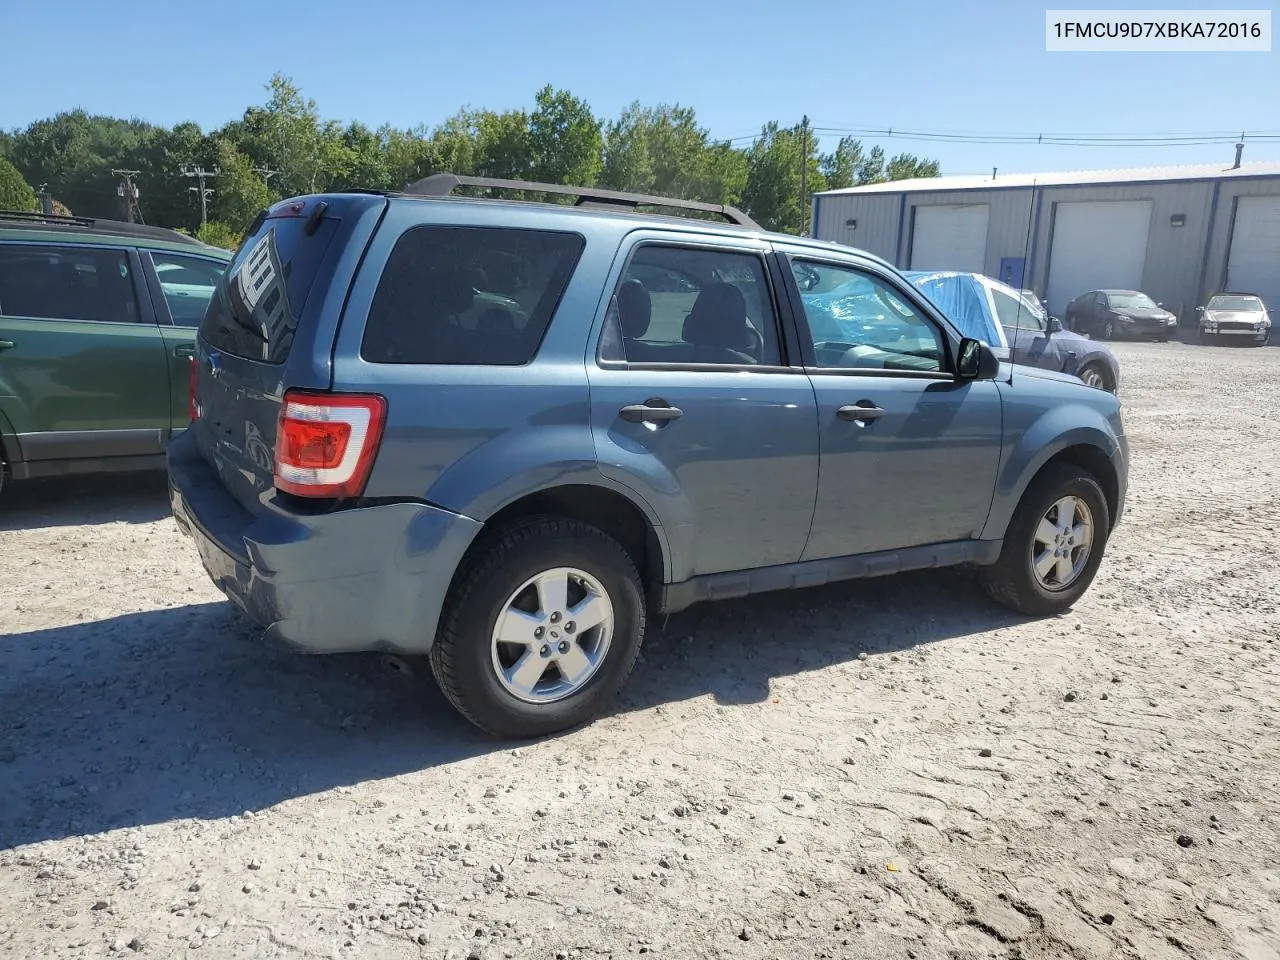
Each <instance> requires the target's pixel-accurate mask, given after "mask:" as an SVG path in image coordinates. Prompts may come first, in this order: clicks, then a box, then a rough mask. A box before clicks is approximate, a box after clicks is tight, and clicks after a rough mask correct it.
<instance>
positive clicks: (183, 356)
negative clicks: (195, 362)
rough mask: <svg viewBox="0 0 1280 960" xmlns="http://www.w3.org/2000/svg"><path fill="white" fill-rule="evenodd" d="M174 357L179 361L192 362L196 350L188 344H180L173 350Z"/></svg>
mask: <svg viewBox="0 0 1280 960" xmlns="http://www.w3.org/2000/svg"><path fill="white" fill-rule="evenodd" d="M173 355H174V356H175V357H177V358H178V359H179V360H190V359H191V358H192V357H194V356H195V355H196V348H195V347H193V346H190V345H188V344H185V343H184V344H179V345H178V346H176V347H174V348H173Z"/></svg>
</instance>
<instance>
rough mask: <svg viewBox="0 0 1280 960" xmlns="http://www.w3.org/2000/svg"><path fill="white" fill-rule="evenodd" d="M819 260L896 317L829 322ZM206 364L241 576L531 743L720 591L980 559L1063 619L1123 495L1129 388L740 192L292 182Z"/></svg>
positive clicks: (209, 414)
mask: <svg viewBox="0 0 1280 960" xmlns="http://www.w3.org/2000/svg"><path fill="white" fill-rule="evenodd" d="M459 186H463V187H467V188H470V189H473V190H485V191H489V192H494V191H501V190H505V189H520V190H523V191H526V192H534V193H538V192H541V193H544V194H552V195H560V194H568V195H569V196H570V197H571V198H576V202H573V203H540V202H510V201H504V200H499V199H479V198H474V197H465V196H458V195H457V194H456V192H455V191H456V189H457V188H458V187H459ZM815 278H816V282H817V283H818V284H819V285H820V286H821V287H822V288H823V289H826V288H833V287H837V286H840V285H842V284H844V283H847V282H853V281H857V282H858V285H859V288H860V289H861V290H863V291H864V292H865V294H866V296H868V297H871V298H872V299H874V300H875V309H874V310H872V309H870V308H868V309H867V310H866V311H864V315H865V317H867V318H872V319H868V320H866V322H864V323H862V324H861V325H860V326H859V328H858V329H857V331H856V332H852V333H850V332H841V333H836V334H832V333H830V332H821V331H829V329H830V325H829V324H828V325H820V324H818V323H817V322H816V321H815V318H812V317H810V315H809V309H810V307H809V306H808V305H807V303H806V298H805V297H804V296H803V295H802V286H801V285H802V283H803V284H804V285H806V286H808V285H811V284H813V283H814V282H815ZM875 318H879V319H875ZM196 360H197V363H196V377H195V380H194V398H193V405H194V415H195V420H194V422H193V424H192V427H191V428H190V429H188V430H187V431H186V432H185V433H183V434H182V435H181V436H180V437H178V438H177V439H176V440H175V441H173V442H172V443H171V444H170V445H169V451H168V459H169V476H170V487H171V498H172V504H173V512H174V516H175V517H176V518H177V521H178V523H179V525H180V526H181V527H182V528H183V529H184V530H186V531H187V532H189V533H190V534H191V535H192V537H193V538H194V540H195V546H196V548H197V549H198V551H199V554H200V557H201V558H202V560H203V563H204V565H205V567H206V569H207V570H208V573H209V576H210V577H211V578H212V579H213V581H214V582H215V583H216V584H217V585H218V586H219V587H220V588H221V589H222V590H223V591H224V592H225V593H226V594H227V595H228V596H229V597H230V598H231V599H232V600H233V601H234V602H235V603H236V604H237V605H238V606H239V607H240V608H242V609H243V610H244V611H245V612H246V613H247V614H248V616H249V617H251V618H252V619H253V620H255V621H256V622H257V623H259V624H261V625H262V626H263V627H264V628H265V631H266V634H267V635H268V636H269V637H271V638H273V639H276V640H280V641H283V642H285V643H287V644H291V645H293V646H294V647H296V648H298V649H300V650H304V651H308V652H312V653H329V652H337V651H354V650H387V651H395V652H398V653H401V654H426V655H427V656H428V657H429V658H430V663H431V666H432V668H433V671H434V673H435V676H436V679H437V681H438V683H439V685H440V687H441V688H442V689H443V691H444V693H445V695H446V696H447V697H448V699H449V700H450V701H451V702H452V703H453V704H454V705H455V706H456V707H457V708H458V710H460V711H461V712H462V713H463V714H464V715H465V716H466V717H468V718H469V719H470V720H471V721H473V722H474V723H476V724H477V725H479V726H480V727H482V728H484V729H485V730H488V731H490V732H492V733H494V734H496V735H500V736H504V737H522V736H534V735H539V734H545V733H548V732H552V731H556V730H560V729H563V728H566V727H569V726H572V725H574V724H577V723H580V722H582V721H585V720H587V719H589V718H591V717H593V716H595V715H597V714H598V713H599V712H600V711H601V710H603V709H605V707H606V704H608V702H609V700H610V698H611V697H612V696H613V695H614V693H615V691H617V690H618V688H619V686H620V685H621V684H622V683H623V681H624V680H625V679H626V677H627V675H628V674H629V673H630V671H631V669H632V665H633V664H634V663H635V660H636V656H637V654H638V652H639V650H640V646H641V643H642V641H643V638H644V632H645V624H646V623H647V622H649V621H650V620H651V618H652V617H653V616H654V615H655V614H662V613H667V612H671V611H675V610H680V609H682V608H684V607H688V606H689V605H690V604H694V603H697V602H699V601H704V600H724V599H729V598H734V597H743V596H746V595H748V594H754V593H760V592H764V591H774V590H784V589H791V588H797V587H808V586H813V585H816V584H824V583H829V582H832V581H839V580H848V579H852V578H857V577H870V576H878V575H881V574H892V573H896V572H898V571H902V570H913V569H920V568H934V567H945V566H952V565H957V564H967V565H972V566H973V567H976V568H977V571H978V576H979V579H980V581H981V582H982V584H983V585H984V586H985V588H986V590H987V591H988V592H989V593H990V595H991V596H993V597H994V598H995V599H996V600H998V601H1000V602H1001V603H1003V604H1005V605H1007V606H1009V607H1012V608H1013V609H1015V610H1018V611H1021V612H1024V613H1027V614H1032V615H1047V614H1054V613H1057V612H1059V611H1062V610H1064V609H1066V608H1067V607H1069V606H1071V604H1072V603H1074V602H1075V601H1076V600H1077V599H1079V597H1080V596H1081V594H1082V593H1084V591H1085V590H1086V589H1087V588H1088V587H1089V584H1090V582H1091V581H1092V580H1093V578H1094V575H1095V573H1096V572H1097V570H1098V566H1099V564H1100V563H1101V562H1102V558H1103V551H1104V549H1105V548H1106V544H1107V539H1108V537H1109V536H1110V535H1111V532H1112V530H1113V529H1114V527H1115V525H1116V523H1117V521H1118V520H1119V518H1120V515H1121V511H1122V510H1123V506H1124V499H1125V487H1126V476H1127V468H1128V446H1127V444H1126V441H1125V436H1124V427H1123V425H1122V424H1121V419H1120V404H1119V402H1118V400H1117V399H1116V397H1115V396H1113V395H1112V394H1110V393H1107V392H1104V391H1101V390H1095V389H1092V388H1090V387H1087V386H1085V385H1084V384H1083V383H1082V382H1081V381H1080V380H1079V379H1078V378H1076V377H1074V376H1071V375H1068V374H1064V373H1058V372H1053V371H1049V370H1036V369H1032V368H1028V367H1018V368H1017V369H1016V371H1013V370H1012V368H1011V367H1010V366H1008V365H1001V364H1000V363H999V361H998V360H997V359H996V357H995V356H994V355H993V353H992V352H991V351H990V350H989V349H988V348H987V347H986V346H984V345H983V344H982V343H980V342H979V341H977V340H974V339H966V338H964V337H962V336H961V335H960V334H959V333H958V332H957V331H956V329H955V328H954V327H953V326H952V324H951V323H950V322H949V321H948V319H947V318H946V317H945V316H943V315H942V314H941V313H940V312H939V311H938V309H937V308H936V307H934V306H933V305H932V304H931V303H930V301H929V300H928V299H927V298H925V297H924V296H923V295H922V294H921V293H920V292H919V291H918V290H917V289H915V287H913V286H912V285H911V284H910V283H909V282H907V281H906V280H904V279H903V277H902V276H901V275H900V274H899V273H898V272H897V271H896V270H894V269H893V268H892V267H891V266H890V265H889V264H887V263H885V262H884V261H883V260H880V259H878V258H876V257H873V256H870V255H869V254H866V253H862V252H860V251H858V250H854V249H850V248H848V247H843V246H839V245H835V244H829V243H818V242H815V241H812V240H806V239H802V238H798V237H792V236H782V235H777V234H770V233H766V232H765V231H763V230H761V229H760V228H759V227H757V226H756V225H755V224H754V223H752V222H751V221H750V220H749V219H748V218H747V217H745V216H744V215H743V214H741V213H740V212H738V211H737V210H734V209H733V208H731V207H716V206H710V205H706V204H695V203H690V202H685V201H677V200H671V199H668V198H662V197H645V196H637V195H632V194H619V193H613V192H609V191H601V190H593V189H589V188H582V187H563V186H551V185H545V184H529V183H523V182H518V181H488V180H480V179H476V178H464V177H455V176H452V175H448V174H442V175H437V176H434V177H430V178H427V179H426V180H424V181H420V182H419V183H417V184H414V185H412V186H411V187H409V188H408V189H407V190H406V191H405V192H403V193H397V194H381V193H372V192H370V193H348V194H325V195H317V196H306V197H298V198H294V199H290V200H286V201H283V202H281V203H279V204H276V205H275V206H273V207H272V208H271V209H270V210H267V211H264V212H263V213H262V214H260V215H259V217H258V218H257V220H256V222H255V223H254V224H253V225H252V226H251V228H250V230H249V233H248V235H247V238H246V240H245V242H244V243H243V245H242V246H241V248H240V250H239V251H238V252H237V254H236V256H235V259H234V260H233V261H232V263H231V266H230V268H229V269H228V270H227V272H226V274H225V275H224V276H223V278H222V280H221V281H220V283H219V285H218V287H217V289H216V291H215V293H214V295H213V298H212V301H211V303H210V306H209V310H208V312H207V313H206V315H205V317H204V320H203V323H202V324H201V327H200V329H199V332H198V336H197V338H196Z"/></svg>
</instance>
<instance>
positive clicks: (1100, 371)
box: [1076, 362, 1116, 393]
mask: <svg viewBox="0 0 1280 960" xmlns="http://www.w3.org/2000/svg"><path fill="white" fill-rule="evenodd" d="M1076 376H1078V377H1079V378H1080V379H1081V380H1083V381H1084V383H1085V386H1088V387H1093V388H1094V389H1095V390H1106V391H1107V392H1108V393H1115V392H1116V386H1115V384H1114V383H1112V381H1111V372H1110V371H1109V370H1107V368H1106V367H1104V366H1103V365H1102V364H1101V363H1094V362H1091V363H1086V364H1085V365H1084V367H1083V368H1081V370H1080V372H1079V373H1078V374H1076Z"/></svg>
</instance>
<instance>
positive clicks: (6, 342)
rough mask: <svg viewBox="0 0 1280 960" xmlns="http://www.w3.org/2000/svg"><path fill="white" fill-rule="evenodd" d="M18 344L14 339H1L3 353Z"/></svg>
mask: <svg viewBox="0 0 1280 960" xmlns="http://www.w3.org/2000/svg"><path fill="white" fill-rule="evenodd" d="M16 346H17V344H16V343H14V342H13V341H12V340H0V353H3V352H4V351H5V350H12V349H13V348H14V347H16Z"/></svg>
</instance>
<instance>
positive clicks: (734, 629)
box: [0, 571, 1019, 849]
mask: <svg viewBox="0 0 1280 960" xmlns="http://www.w3.org/2000/svg"><path fill="white" fill-rule="evenodd" d="M663 619H664V618H662V617H655V618H654V619H653V621H652V624H651V629H650V632H649V637H648V639H647V641H646V647H645V653H644V656H643V659H642V662H641V663H640V664H639V665H638V667H637V669H636V671H635V674H634V675H633V677H632V679H631V681H630V682H629V683H628V685H627V687H626V688H625V689H624V691H623V694H622V696H621V698H620V700H619V703H618V707H617V711H618V712H620V713H626V712H631V711H638V710H643V709H646V708H649V707H652V706H654V705H658V704H663V703H668V702H678V701H682V700H687V699H690V698H693V697H697V696H702V695H706V694H710V695H711V696H712V697H713V698H714V699H715V701H716V702H717V703H720V704H725V705H735V704H745V703H755V702H759V701H761V700H763V699H765V698H766V697H768V696H769V683H770V680H771V679H772V678H774V677H778V676H785V675H792V674H797V673H803V672H807V671H811V670H818V669H821V668H823V667H825V666H828V665H831V664H836V663H842V662H846V661H849V660H852V659H854V658H856V657H857V656H858V654H859V653H862V652H867V653H869V654H872V655H874V654H878V653H884V652H888V651H894V650H902V649H906V648H910V647H914V646H917V645H921V644H929V643H936V642H940V641H944V640H947V639H949V638H952V637H956V636H963V635H966V634H970V633H975V632H984V631H987V630H992V629H996V628H999V627H1001V626H1007V625H1009V624H1012V623H1016V622H1019V618H1017V617H1016V616H1014V615H1013V614H1010V613H1007V612H1005V611H1003V610H1001V609H1000V608H997V607H995V606H993V605H991V604H990V603H988V602H986V601H985V600H984V599H982V598H980V597H977V596H975V594H974V591H973V587H972V584H971V583H970V582H969V578H967V577H966V576H965V575H963V574H961V573H956V572H947V571H942V572H938V571H934V572H931V573H928V574H911V575H904V576H901V577H891V578H882V579H876V580H867V581H860V582H854V583H848V584H840V585H832V586H827V587H821V588H817V589H812V590H805V591H796V592H790V593H781V594H773V595H769V596H760V597H754V598H749V599H745V600H739V601H730V602H724V603H716V604H706V605H702V606H700V607H695V608H692V609H690V610H688V611H685V612H683V613H681V614H677V615H674V616H672V617H670V619H669V620H668V621H667V622H665V623H664V622H663ZM412 669H413V673H412V675H410V676H406V675H404V674H402V673H397V672H395V671H393V670H389V669H387V667H386V666H385V665H384V661H383V660H382V658H379V657H376V656H366V655H351V656H330V657H307V656H304V655H301V654H297V653H294V652H292V651H289V650H286V649H283V648H280V647H277V646H274V645H272V644H269V643H265V642H263V641H262V640H261V639H260V635H259V633H258V631H257V630H256V629H255V628H253V627H252V626H251V625H250V624H248V623H247V621H245V620H244V619H243V618H242V617H240V616H239V615H238V614H237V613H235V612H234V610H233V609H232V608H231V606H230V605H229V604H226V603H206V604H199V605H193V606H187V607H179V608H173V609H165V610H153V611H147V612H142V613H134V614H126V615H124V616H120V617H115V618H112V619H109V620H103V621H99V622H96V623H76V624H72V625H69V626H65V627H57V628H53V629H48V630H39V631H33V632H29V633H23V634H15V635H10V636H0V781H3V782H4V783H5V788H4V789H3V790H0V849H9V848H12V847H15V846H19V845H24V844H29V843H35V842H39V841H42V840H48V839H56V838H62V837H67V836H73V835H84V834H92V833H98V832H102V831H105V830H110V829H115V828H121V827H129V826H138V825H143V824H151V823H161V822H165V821H169V820H173V819H177V818H186V817H193V818H200V819H213V818H219V817H226V816H233V815H237V814H240V813H242V812H244V811H246V810H261V809H263V808H266V807H269V806H271V805H273V804H276V803H279V802H281V801H284V800H287V799H290V798H293V797H299V796H305V795H307V794H313V793H317V792H321V791H324V790H328V789H331V788H334V787H340V786H347V785H354V784H357V783H360V782H363V781H367V780H376V779H380V778H384V777H390V776H395V775H398V774H403V773H408V772H412V771H419V770H423V769H427V768H430V767H434V766H441V765H446V764H450V763H453V762H455V761H458V760H462V759H466V758H469V757H475V756H480V755H482V754H485V753H487V752H490V751H494V750H499V749H504V748H509V747H511V746H512V744H511V743H504V742H501V741H496V740H493V739H491V738H489V737H487V736H485V735H484V734H482V733H480V732H479V731H477V730H475V729H474V728H472V727H471V726H470V725H469V724H468V723H466V721H464V720H462V719H461V718H460V717H459V716H458V715H457V714H455V713H454V711H453V710H452V708H451V707H449V705H448V704H447V702H446V701H445V700H444V698H443V697H442V696H441V695H440V693H439V692H438V691H437V690H436V688H435V685H434V683H433V681H432V680H431V677H430V674H429V671H428V670H427V669H426V666H425V664H424V663H420V662H415V663H413V664H412Z"/></svg>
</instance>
